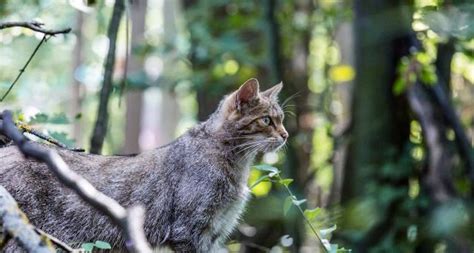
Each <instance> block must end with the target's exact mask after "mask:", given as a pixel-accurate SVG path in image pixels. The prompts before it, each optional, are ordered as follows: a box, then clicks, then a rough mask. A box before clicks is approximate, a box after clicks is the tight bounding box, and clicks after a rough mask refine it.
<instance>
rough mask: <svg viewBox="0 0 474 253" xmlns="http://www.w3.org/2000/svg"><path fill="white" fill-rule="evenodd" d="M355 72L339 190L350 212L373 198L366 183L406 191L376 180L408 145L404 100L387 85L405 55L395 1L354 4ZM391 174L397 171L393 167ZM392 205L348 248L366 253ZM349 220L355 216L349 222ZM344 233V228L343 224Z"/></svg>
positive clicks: (403, 26) (405, 24) (406, 18)
mask: <svg viewBox="0 0 474 253" xmlns="http://www.w3.org/2000/svg"><path fill="white" fill-rule="evenodd" d="M354 4H355V20H354V35H355V49H354V51H355V52H356V55H355V67H356V77H355V80H354V89H353V100H352V128H351V137H350V143H349V147H348V156H347V161H346V168H345V171H344V174H345V175H344V182H343V190H342V196H341V200H342V204H343V205H345V206H346V207H352V208H351V209H350V210H354V209H355V207H354V206H351V205H358V204H361V203H363V202H361V201H362V199H364V198H366V197H367V195H368V194H370V193H373V192H371V191H370V190H369V188H368V183H369V182H370V183H371V184H375V185H377V186H378V187H381V185H384V186H385V187H390V188H391V189H392V188H393V189H399V188H406V187H407V182H408V179H405V180H404V179H397V180H393V181H389V182H386V181H382V180H383V178H384V176H383V174H382V171H383V170H382V168H383V167H384V166H385V165H387V164H391V163H392V164H393V163H394V162H396V161H397V160H398V159H399V158H400V157H401V156H402V153H403V150H404V146H405V145H406V144H407V143H408V136H409V118H408V110H407V103H406V101H405V98H404V97H395V96H394V94H393V92H392V85H393V83H394V81H395V79H396V73H397V66H398V63H399V62H400V59H401V58H402V57H403V56H406V55H408V53H409V50H408V46H409V35H410V33H411V16H412V13H411V11H410V10H409V9H407V8H404V5H405V4H408V2H405V1H401V0H388V1H378V0H369V1H367V0H356V1H355V2H354ZM393 169H397V167H396V166H393ZM398 204H399V203H398V202H397V201H396V200H392V201H390V202H389V203H387V204H386V205H384V208H383V209H382V208H379V209H378V210H376V213H377V214H378V215H379V216H380V217H381V218H380V219H379V220H377V222H376V223H375V224H373V225H372V226H370V227H367V228H365V229H366V230H364V231H360V230H361V229H360V228H359V229H358V230H359V233H360V234H361V235H362V236H361V237H360V238H358V239H354V240H353V241H352V243H353V244H352V245H348V246H349V248H352V249H353V250H354V251H356V252H368V250H369V248H372V247H375V245H376V243H377V242H378V241H379V240H381V238H382V237H383V236H384V235H386V234H387V233H386V232H387V231H389V230H390V229H392V228H391V227H390V226H391V225H392V224H393V219H394V218H395V217H394V215H395V214H394V213H395V210H396V208H397V206H398ZM347 216H349V213H348V214H347V215H346V217H345V219H350V217H347ZM354 218H355V217H354ZM347 226H349V228H347V227H346V229H350V226H351V225H350V224H347Z"/></svg>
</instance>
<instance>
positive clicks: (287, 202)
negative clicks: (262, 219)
mask: <svg viewBox="0 0 474 253" xmlns="http://www.w3.org/2000/svg"><path fill="white" fill-rule="evenodd" d="M292 205H293V198H292V197H291V196H289V197H286V199H285V202H283V214H284V215H286V214H287V213H288V211H289V210H290V208H291V206H292Z"/></svg>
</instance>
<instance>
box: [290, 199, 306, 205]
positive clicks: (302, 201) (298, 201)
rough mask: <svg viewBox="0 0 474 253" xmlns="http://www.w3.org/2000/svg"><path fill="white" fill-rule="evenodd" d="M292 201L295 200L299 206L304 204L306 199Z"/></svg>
mask: <svg viewBox="0 0 474 253" xmlns="http://www.w3.org/2000/svg"><path fill="white" fill-rule="evenodd" d="M292 201H293V204H295V205H296V206H299V205H301V204H303V203H304V202H306V199H300V200H297V199H293V200H292Z"/></svg>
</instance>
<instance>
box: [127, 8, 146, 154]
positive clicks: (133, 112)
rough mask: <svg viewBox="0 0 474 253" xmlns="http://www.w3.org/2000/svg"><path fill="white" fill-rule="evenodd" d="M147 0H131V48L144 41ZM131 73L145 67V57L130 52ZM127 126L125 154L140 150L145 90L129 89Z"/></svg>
mask: <svg viewBox="0 0 474 253" xmlns="http://www.w3.org/2000/svg"><path fill="white" fill-rule="evenodd" d="M147 2H148V1H147V0H142V1H131V3H130V9H131V11H130V15H131V17H130V19H131V22H132V35H131V36H132V37H131V41H132V44H131V48H132V50H133V48H136V47H137V46H140V45H141V44H142V43H143V41H144V35H145V17H146V10H147ZM129 57H130V66H129V70H130V72H131V73H133V72H138V71H141V70H142V69H143V59H142V57H141V56H139V55H137V54H134V53H133V52H132V54H130V56H129ZM126 92H127V93H126V104H127V109H126V114H125V118H126V122H125V124H126V126H125V144H124V147H123V153H124V154H132V153H138V152H140V145H139V139H140V133H141V126H142V108H143V90H141V89H128V90H127V91H126Z"/></svg>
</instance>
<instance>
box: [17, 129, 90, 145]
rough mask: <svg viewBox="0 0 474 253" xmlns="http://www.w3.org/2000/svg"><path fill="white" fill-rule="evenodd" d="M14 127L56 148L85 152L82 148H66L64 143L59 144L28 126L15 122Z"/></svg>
mask: <svg viewBox="0 0 474 253" xmlns="http://www.w3.org/2000/svg"><path fill="white" fill-rule="evenodd" d="M16 126H17V127H18V128H19V129H20V130H22V131H23V132H26V133H29V134H31V135H34V136H36V137H38V138H40V139H43V140H45V141H47V142H49V143H52V144H54V145H56V146H58V147H61V148H64V149H69V150H71V151H76V152H84V151H85V150H84V149H82V148H70V147H68V146H67V145H66V144H64V143H61V142H60V141H58V140H56V139H55V138H53V137H51V136H47V135H45V134H43V133H41V132H39V131H38V130H36V129H34V128H32V127H30V126H28V125H27V124H25V123H23V122H17V123H16Z"/></svg>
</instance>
